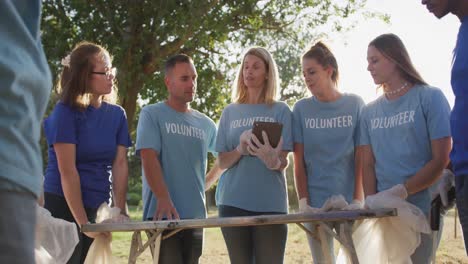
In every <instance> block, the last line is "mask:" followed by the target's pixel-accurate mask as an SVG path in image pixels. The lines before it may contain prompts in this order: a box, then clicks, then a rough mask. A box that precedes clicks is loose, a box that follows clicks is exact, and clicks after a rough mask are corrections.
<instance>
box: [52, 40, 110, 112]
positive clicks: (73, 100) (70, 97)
mask: <svg viewBox="0 0 468 264" xmlns="http://www.w3.org/2000/svg"><path fill="white" fill-rule="evenodd" d="M98 56H106V57H108V58H109V59H110V60H111V61H112V57H111V56H110V54H109V52H108V51H107V50H106V49H105V48H104V47H102V46H101V45H98V44H95V43H91V42H87V41H83V42H80V43H78V44H77V45H76V46H75V48H73V50H72V52H71V53H70V55H68V56H67V58H66V59H64V60H62V65H63V66H64V67H63V70H62V72H61V73H60V77H59V80H58V82H57V86H56V89H57V92H58V94H59V95H60V100H61V101H62V102H63V103H64V104H66V105H69V106H70V107H73V108H76V109H78V110H84V109H86V107H88V105H89V103H90V96H91V93H90V90H91V88H90V87H89V79H90V77H91V74H92V71H93V69H94V66H95V62H96V58H97V57H98ZM64 61H65V62H66V63H64ZM114 80H115V79H114ZM103 101H106V102H109V103H113V104H115V103H116V101H117V85H115V84H114V88H113V91H112V92H111V93H110V94H107V95H105V96H103Z"/></svg>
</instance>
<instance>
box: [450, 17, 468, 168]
mask: <svg viewBox="0 0 468 264" xmlns="http://www.w3.org/2000/svg"><path fill="white" fill-rule="evenodd" d="M453 56H454V57H453V67H452V78H451V83H452V89H453V93H454V94H455V105H454V106H453V110H452V114H451V117H450V126H451V129H452V137H453V149H452V153H451V154H450V159H451V160H452V165H453V168H454V171H455V175H468V117H467V115H468V16H466V17H464V18H463V19H462V24H461V26H460V30H459V32H458V38H457V46H456V47H455V50H454V53H453Z"/></svg>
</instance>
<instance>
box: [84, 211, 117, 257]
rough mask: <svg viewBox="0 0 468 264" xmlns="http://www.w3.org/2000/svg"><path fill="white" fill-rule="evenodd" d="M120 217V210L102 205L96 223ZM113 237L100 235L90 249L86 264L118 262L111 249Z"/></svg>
mask: <svg viewBox="0 0 468 264" xmlns="http://www.w3.org/2000/svg"><path fill="white" fill-rule="evenodd" d="M119 215H120V208H117V207H112V208H111V207H109V206H108V205H107V204H106V203H103V204H101V206H99V209H98V211H97V216H96V223H102V222H111V221H106V220H110V219H112V218H117V217H118V216H119ZM111 242H112V236H111V235H109V236H106V235H99V236H98V237H96V238H95V239H94V241H93V243H92V244H91V247H89V251H88V255H86V259H85V262H84V263H85V264H112V263H115V262H116V261H115V260H114V259H113V257H112V249H111Z"/></svg>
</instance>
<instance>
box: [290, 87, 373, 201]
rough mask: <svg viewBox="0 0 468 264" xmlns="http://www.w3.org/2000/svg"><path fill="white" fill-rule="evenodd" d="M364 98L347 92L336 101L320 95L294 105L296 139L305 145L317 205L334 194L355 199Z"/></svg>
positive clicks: (309, 185) (310, 187)
mask: <svg viewBox="0 0 468 264" xmlns="http://www.w3.org/2000/svg"><path fill="white" fill-rule="evenodd" d="M363 106H364V101H363V100H362V99H361V98H360V97H359V96H357V95H352V94H343V95H342V96H341V98H339V99H338V100H336V101H334V102H320V101H319V100H317V98H316V97H311V98H305V99H302V100H300V101H298V102H297V103H296V104H295V105H294V109H293V134H294V143H300V144H303V145H304V162H305V166H306V168H305V169H306V175H307V188H308V190H309V199H310V203H311V205H312V206H313V207H322V205H323V203H324V202H325V201H326V200H327V199H328V198H329V197H330V196H332V195H336V194H342V195H343V196H344V197H345V198H346V200H347V201H348V202H351V201H352V200H353V194H354V178H355V172H354V167H355V162H354V147H355V146H356V144H357V138H356V137H357V129H358V122H359V118H360V113H361V110H362V107H363Z"/></svg>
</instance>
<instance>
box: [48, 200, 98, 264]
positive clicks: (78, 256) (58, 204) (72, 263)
mask: <svg viewBox="0 0 468 264" xmlns="http://www.w3.org/2000/svg"><path fill="white" fill-rule="evenodd" d="M44 208H45V209H47V210H49V211H50V213H51V214H52V216H53V217H55V218H60V219H63V220H66V221H68V222H73V223H75V224H76V225H77V227H78V230H80V227H79V226H78V224H77V223H76V222H75V218H73V214H72V213H71V211H70V208H69V207H68V204H67V201H66V200H65V197H62V196H60V195H56V194H52V193H47V192H46V193H44ZM85 211H86V215H87V216H88V221H91V222H94V221H95V220H96V213H97V208H85ZM78 237H79V239H80V241H79V242H78V245H76V247H75V251H73V255H72V256H71V257H70V259H69V260H68V262H67V263H68V264H78V263H84V261H85V259H86V255H87V254H88V250H89V247H90V246H91V243H93V240H94V239H92V238H90V237H88V236H86V235H85V234H83V233H81V232H79V231H78Z"/></svg>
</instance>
